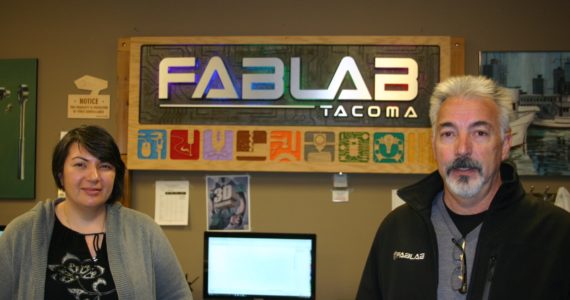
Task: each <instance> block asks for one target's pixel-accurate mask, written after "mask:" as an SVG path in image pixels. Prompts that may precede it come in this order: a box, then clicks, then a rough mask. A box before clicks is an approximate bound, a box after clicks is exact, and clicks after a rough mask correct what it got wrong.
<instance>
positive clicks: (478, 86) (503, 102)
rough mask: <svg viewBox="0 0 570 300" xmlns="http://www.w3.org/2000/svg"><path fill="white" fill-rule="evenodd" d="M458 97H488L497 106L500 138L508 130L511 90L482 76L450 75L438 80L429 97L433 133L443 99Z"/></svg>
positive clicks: (511, 109)
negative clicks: (440, 80)
mask: <svg viewBox="0 0 570 300" xmlns="http://www.w3.org/2000/svg"><path fill="white" fill-rule="evenodd" d="M451 97H459V98H464V99H475V98H490V99H492V100H493V101H494V102H495V103H496V104H497V107H498V108H499V123H500V124H501V139H504V136H505V133H506V132H507V131H508V130H509V116H510V114H511V113H512V111H513V100H514V93H513V91H512V90H510V89H507V88H504V87H501V86H499V85H498V84H496V83H495V82H494V81H493V80H491V79H489V78H486V77H483V76H472V75H467V76H458V77H450V78H448V79H446V80H445V81H442V82H440V83H439V84H438V85H437V86H436V87H435V89H434V91H433V94H432V96H431V98H430V109H429V118H430V120H431V128H432V131H433V133H434V134H435V130H436V126H437V115H438V112H439V109H440V108H441V104H442V103H443V101H445V99H448V98H451Z"/></svg>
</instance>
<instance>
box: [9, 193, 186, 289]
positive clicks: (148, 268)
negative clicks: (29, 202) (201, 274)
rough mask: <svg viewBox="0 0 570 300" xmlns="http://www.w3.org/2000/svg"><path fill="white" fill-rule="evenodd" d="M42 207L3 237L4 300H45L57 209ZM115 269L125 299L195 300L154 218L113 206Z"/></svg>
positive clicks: (110, 249)
mask: <svg viewBox="0 0 570 300" xmlns="http://www.w3.org/2000/svg"><path fill="white" fill-rule="evenodd" d="M61 201H63V199H58V200H55V201H49V200H48V201H45V202H40V203H38V204H37V205H36V206H35V207H34V208H32V209H31V210H30V211H28V212H26V213H24V214H23V215H21V216H19V217H17V218H16V219H14V220H13V221H12V222H11V223H10V224H9V225H8V226H7V228H6V231H5V232H4V234H3V235H2V236H0V270H1V271H0V299H21V300H28V299H43V297H44V289H45V279H46V269H47V256H48V249H49V243H50V240H51V234H52V231H53V225H54V220H55V206H56V205H57V204H58V203H60V202H61ZM105 226H106V239H107V253H108V256H109V265H110V268H111V273H112V274H113V280H114V281H115V286H116V289H117V293H118V296H119V299H121V300H130V299H133V300H135V299H136V300H145V299H161V300H162V299H173V300H174V299H176V300H178V299H192V294H191V292H190V288H189V286H188V283H187V282H186V280H185V278H184V273H183V272H182V268H181V267H180V264H179V262H178V260H177V257H176V255H175V253H174V250H173V249H172V247H171V245H170V242H169V241H168V239H167V238H166V236H165V235H164V232H163V231H162V229H161V228H160V226H158V224H156V223H155V222H154V220H153V219H152V218H150V217H149V216H147V215H145V214H143V213H141V212H138V211H135V210H133V209H129V208H126V207H123V206H122V205H121V204H120V203H114V204H110V205H108V206H107V220H106V225H105Z"/></svg>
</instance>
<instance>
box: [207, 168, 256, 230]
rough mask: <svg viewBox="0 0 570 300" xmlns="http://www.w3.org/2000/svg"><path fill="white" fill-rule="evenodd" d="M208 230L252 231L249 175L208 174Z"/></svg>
mask: <svg viewBox="0 0 570 300" xmlns="http://www.w3.org/2000/svg"><path fill="white" fill-rule="evenodd" d="M206 198H207V200H206V201H207V205H206V207H207V220H208V230H240V231H250V230H251V226H250V220H251V218H250V209H249V208H250V198H249V176H248V175H225V176H206Z"/></svg>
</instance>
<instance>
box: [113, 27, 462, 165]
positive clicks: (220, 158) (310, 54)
mask: <svg viewBox="0 0 570 300" xmlns="http://www.w3.org/2000/svg"><path fill="white" fill-rule="evenodd" d="M117 66H118V67H117V72H118V95H119V98H120V100H121V105H120V107H119V115H120V118H119V121H118V122H119V123H118V128H119V134H118V138H117V141H118V144H119V146H120V148H121V151H122V152H123V153H124V154H126V155H127V158H128V159H127V161H128V168H129V169H130V170H207V171H270V172H347V173H428V172H431V171H432V170H434V169H435V166H436V165H435V162H434V159H433V154H432V150H431V146H430V145H431V140H430V139H431V129H430V127H429V117H428V109H429V96H430V94H431V91H432V89H433V87H434V86H435V84H436V83H437V82H439V81H440V80H441V79H445V78H447V77H449V76H452V75H460V74H463V73H464V48H463V39H462V38H455V37H446V36H402V37H397V36H393V37H388V36H270V37H266V36H232V37H230V36H223V37H201V36H200V37H133V38H124V39H120V40H119V43H118V64H117ZM127 99H128V101H126V100H127Z"/></svg>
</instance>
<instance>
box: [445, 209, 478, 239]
mask: <svg viewBox="0 0 570 300" xmlns="http://www.w3.org/2000/svg"><path fill="white" fill-rule="evenodd" d="M444 203H445V202H444ZM445 208H446V209H447V212H448V213H449V216H450V217H451V220H453V223H454V224H455V226H456V227H457V229H458V230H459V232H460V233H461V235H462V236H463V237H465V236H467V234H469V232H471V231H472V230H473V229H475V227H477V226H479V224H481V223H482V222H483V219H484V218H485V213H486V212H487V211H484V212H481V213H478V214H475V215H458V214H456V213H454V212H453V211H451V209H449V207H447V205H445Z"/></svg>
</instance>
